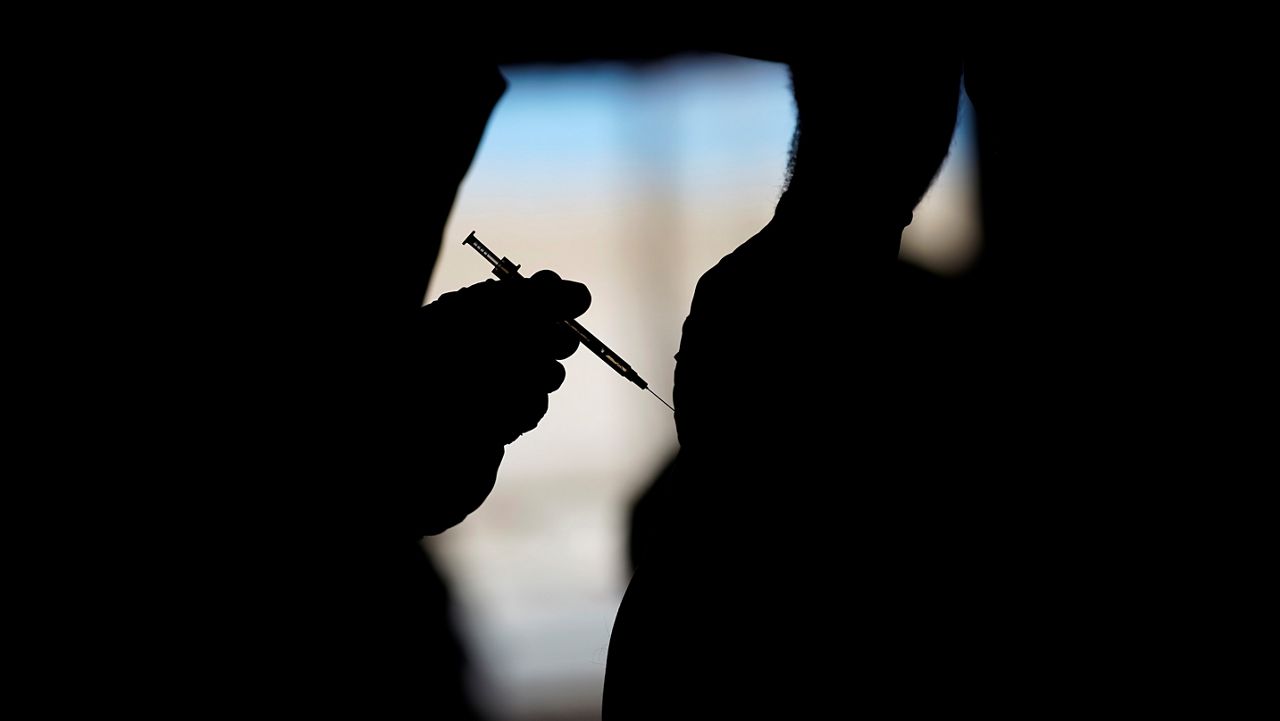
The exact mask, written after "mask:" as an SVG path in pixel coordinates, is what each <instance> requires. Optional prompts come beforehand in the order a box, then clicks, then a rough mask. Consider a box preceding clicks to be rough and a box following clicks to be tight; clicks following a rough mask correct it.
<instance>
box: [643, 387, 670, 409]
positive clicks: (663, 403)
mask: <svg viewBox="0 0 1280 721" xmlns="http://www.w3.org/2000/svg"><path fill="white" fill-rule="evenodd" d="M645 390H647V391H649V392H650V393H653V389H652V388H645ZM653 397H654V398H657V399H658V400H660V401H662V396H660V395H658V394H657V393H653ZM662 405H664V406H666V407H668V408H671V412H672V413H675V412H676V409H675V408H672V407H671V404H670V403H668V402H666V401H662Z"/></svg>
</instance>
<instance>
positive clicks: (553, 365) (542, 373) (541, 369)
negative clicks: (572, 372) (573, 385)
mask: <svg viewBox="0 0 1280 721" xmlns="http://www.w3.org/2000/svg"><path fill="white" fill-rule="evenodd" d="M564 377H565V372H564V366H562V365H560V364H559V363H557V362H555V361H550V362H547V363H539V364H538V377H537V383H538V386H537V387H538V388H539V389H541V390H542V391H544V392H546V393H553V392H555V391H557V390H559V389H560V386H562V385H564Z"/></svg>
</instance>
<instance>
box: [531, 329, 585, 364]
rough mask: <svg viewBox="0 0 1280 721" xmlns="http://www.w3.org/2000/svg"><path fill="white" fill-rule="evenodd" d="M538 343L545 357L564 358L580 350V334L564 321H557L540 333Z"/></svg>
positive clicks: (540, 351)
mask: <svg viewBox="0 0 1280 721" xmlns="http://www.w3.org/2000/svg"><path fill="white" fill-rule="evenodd" d="M536 345H537V347H538V351H539V353H540V354H541V355H542V356H543V357H546V358H554V359H556V360H564V359H565V358H568V357H569V356H571V355H573V352H574V351H576V350H578V334H577V333H574V332H573V331H572V330H570V329H569V326H567V325H565V324H564V323H555V324H553V325H552V326H551V327H549V328H547V329H546V331H545V332H543V333H539V334H538V336H537V340H536Z"/></svg>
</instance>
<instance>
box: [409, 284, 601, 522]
mask: <svg viewBox="0 0 1280 721" xmlns="http://www.w3.org/2000/svg"><path fill="white" fill-rule="evenodd" d="M590 305H591V294H590V292H589V291H588V290H587V288H586V286H584V285H582V284H581V283H575V282H573V281H567V280H561V279H560V277H559V276H558V275H556V274H555V273H552V272H551V271H546V270H544V271H540V272H538V273H536V274H535V275H533V276H532V277H531V278H520V279H516V280H508V281H502V282H498V281H494V280H490V281H486V282H483V283H477V284H475V285H472V286H469V287H466V288H463V289H461V290H458V291H454V292H452V293H446V294H445V295H442V296H441V297H440V298H439V299H438V300H436V301H435V302H433V303H431V304H429V305H426V306H424V307H423V308H422V310H421V316H420V318H421V321H422V325H421V328H420V330H421V336H420V346H419V349H420V352H419V353H418V354H417V355H418V357H419V358H421V359H423V361H424V362H425V366H426V367H425V368H423V369H422V372H421V373H420V374H419V378H421V379H422V383H423V384H424V388H423V395H424V396H425V402H426V406H427V407H426V409H425V410H424V412H425V413H428V414H430V419H429V422H428V426H429V428H430V429H431V430H430V432H431V433H432V434H433V436H434V438H433V439H432V440H434V441H435V445H436V451H435V458H434V459H432V466H433V470H434V471H436V473H433V474H432V475H436V476H440V477H438V478H436V479H433V481H432V485H433V487H434V490H433V491H432V500H431V504H432V505H433V506H434V507H435V511H436V512H437V515H438V512H439V511H442V510H444V511H447V512H446V513H445V514H444V516H443V520H441V521H438V522H436V523H435V524H434V526H433V530H428V533H438V532H439V531H440V530H444V528H447V527H449V526H450V525H453V524H455V523H457V522H458V521H461V520H462V518H463V517H464V516H466V514H468V513H470V512H471V511H474V510H475V509H476V508H478V507H479V506H480V504H481V503H482V502H483V501H484V499H485V498H486V497H487V496H488V495H489V492H490V491H491V490H492V489H493V484H494V481H495V479H496V476H497V471H498V464H499V462H500V461H501V460H502V456H503V446H505V445H506V444H508V443H511V442H512V441H514V440H515V439H516V438H518V437H519V436H520V435H521V434H523V433H526V432H528V431H530V430H532V429H533V428H534V427H535V426H537V425H538V421H540V420H541V419H542V417H543V416H544V415H546V412H547V402H548V394H550V393H551V392H552V391H555V390H556V389H557V388H559V387H560V385H561V384H562V383H563V382H564V378H565V371H564V366H562V365H561V364H560V363H559V361H561V360H563V359H565V358H568V357H569V356H570V355H572V354H573V352H574V351H575V350H577V347H578V338H577V336H576V335H574V333H573V332H572V331H570V330H569V329H568V328H567V327H565V326H564V324H563V323H561V322H560V321H562V320H567V319H571V318H576V317H577V316H579V315H582V313H583V312H585V311H586V310H587V308H588V307H589V306H590ZM440 526H443V527H440Z"/></svg>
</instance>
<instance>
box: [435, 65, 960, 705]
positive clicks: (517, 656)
mask: <svg viewBox="0 0 1280 721" xmlns="http://www.w3.org/2000/svg"><path fill="white" fill-rule="evenodd" d="M503 73H504V75H505V76H506V77H507V80H508V82H509V88H508V90H507V92H506V94H505V95H504V96H503V99H502V101H501V102H500V103H499V104H498V107H497V108H496V110H495V111H494V114H493V117H492V119H491V120H490V123H489V126H488V129H487V131H486V134H485V137H484V142H483V143H482V145H481V146H480V150H479V153H478V154H477V156H476V159H475V162H474V164H473V165H472V167H471V171H470V173H469V175H468V176H467V179H466V181H465V182H464V184H463V186H462V188H461V190H460V192H459V195H458V200H457V203H456V205H455V206H454V211H453V215H452V217H451V218H450V222H449V226H448V230H447V231H446V237H445V245H444V248H443V250H442V252H441V256H440V260H439V262H438V264H437V267H436V271H435V275H434V277H433V278H432V281H431V285H430V289H429V291H428V297H427V300H428V301H430V300H434V299H435V298H436V297H438V296H439V295H440V294H442V293H445V292H448V291H451V290H455V289H457V288H460V287H462V286H466V285H471V284H473V283H476V282H479V281H481V280H484V279H486V278H489V277H492V276H490V275H489V270H490V266H489V265H488V263H486V262H485V261H484V260H483V259H481V258H480V257H479V256H478V255H477V254H476V253H475V252H474V251H472V250H471V249H469V248H465V247H463V246H462V244H461V243H462V240H463V239H464V238H465V237H466V235H467V233H468V232H470V231H472V230H474V231H475V232H476V235H477V237H479V238H480V239H481V240H482V241H484V242H485V244H487V245H488V246H489V247H490V248H491V249H493V251H494V252H495V253H497V254H498V255H500V256H504V255H505V256H507V257H509V258H511V259H512V261H514V262H516V263H518V264H521V265H522V266H523V269H522V272H523V273H524V274H525V275H531V274H532V273H533V272H535V271H537V270H540V269H543V268H550V269H552V270H555V271H556V272H557V273H559V274H560V275H561V276H563V277H565V278H569V279H573V280H578V281H581V282H584V283H586V284H587V286H588V287H590V289H591V292H592V297H593V302H592V306H591V309H590V310H588V311H587V313H586V315H584V316H583V317H582V318H581V320H582V322H583V325H585V326H586V327H587V328H589V329H590V330H591V331H592V332H594V333H595V334H596V335H597V336H599V337H600V338H601V339H602V340H603V341H604V342H605V343H607V344H608V345H610V346H611V347H612V348H613V349H615V350H616V351H618V352H619V353H620V354H621V355H622V356H623V357H624V358H626V359H627V360H628V361H629V362H631V364H632V365H633V366H634V367H635V368H636V370H637V371H638V372H639V373H640V374H641V375H642V376H643V377H644V378H645V379H646V380H647V381H649V383H650V385H651V387H652V388H653V389H654V390H655V391H656V392H657V393H658V394H659V395H661V396H662V397H663V398H665V399H667V400H668V401H670V400H671V386H672V376H673V373H674V370H675V361H674V359H673V356H674V355H675V353H676V350H677V349H678V347H679V342H680V329H681V324H682V323H683V321H684V317H685V315H686V314H687V312H688V310H689V304H690V302H691V300H692V298H693V291H694V287H695V285H696V283H697V281H698V278H699V276H701V274H702V273H703V272H705V271H706V270H707V269H708V268H710V267H711V266H712V265H714V264H715V263H716V262H717V261H718V260H719V259H720V258H721V257H722V256H723V255H725V254H726V253H728V252H730V251H731V250H733V249H734V248H735V247H736V246H738V245H739V244H740V243H742V242H743V241H745V240H747V239H748V238H750V237H751V236H752V235H754V234H755V233H756V232H757V231H758V230H759V229H760V228H761V227H763V226H764V225H765V224H766V223H767V222H768V221H769V219H770V217H771V216H772V212H773V207H774V204H775V203H776V202H777V199H778V196H779V195H780V194H781V192H782V189H783V184H784V182H785V176H786V167H787V157H788V156H787V154H788V150H789V148H790V144H791V136H792V132H793V130H794V126H795V111H794V105H793V103H792V100H791V93H790V89H789V85H788V77H787V69H786V67H785V66H784V65H779V64H775V63H767V62H761V61H755V60H747V59H742V58H736V57H731V56H718V55H710V56H707V55H700V56H688V57H680V58H674V59H670V60H665V61H661V62H653V63H644V64H621V63H582V64H573V65H548V66H510V67H504V68H503ZM856 103H857V98H856V97H851V98H850V107H851V109H853V110H854V111H856ZM971 120H972V116H971V110H970V109H969V107H968V104H967V101H963V100H962V107H961V112H960V122H959V127H958V129H957V133H956V135H955V137H954V139H953V141H952V148H951V154H950V157H949V158H948V160H947V162H946V164H945V165H944V166H943V169H942V172H941V174H940V176H939V177H938V179H937V180H936V181H935V182H934V185H933V188H932V189H931V190H930V192H929V195H928V196H927V197H926V198H925V200H924V201H923V202H922V203H921V205H920V206H919V207H918V208H917V211H916V214H915V220H914V221H913V223H912V225H911V227H910V228H909V229H908V231H907V233H906V235H905V236H904V241H903V250H902V255H903V257H904V259H907V260H909V261H911V262H913V263H917V264H919V265H922V266H924V267H926V268H928V269H930V270H932V271H934V272H937V273H940V274H959V273H963V272H964V270H965V268H966V267H967V266H968V265H969V264H970V263H971V262H972V260H973V259H974V258H975V256H976V254H977V252H978V251H979V243H980V237H981V233H980V228H979V227H978V221H977V214H978V213H977V190H976V178H975V163H974V162H973V144H972V122H971ZM797 252H801V251H799V250H798V251H797ZM806 252H811V250H810V251H806ZM812 263H813V264H812V269H813V275H814V280H815V282H831V281H830V279H829V277H830V276H829V275H828V269H826V268H825V267H824V266H823V260H822V258H820V257H814V258H813V259H812ZM760 290H761V292H762V293H768V292H769V289H768V288H761V289H760ZM495 332H500V330H496V331H495ZM565 367H566V370H567V371H568V378H567V380H566V381H565V383H564V386H563V387H562V388H561V389H560V390H559V391H558V392H557V393H555V394H553V395H552V396H551V405H550V411H549V412H548V413H547V415H546V417H545V418H544V419H543V420H542V422H541V423H540V424H539V426H538V428H537V430H536V431H534V432H532V433H530V434H527V435H526V436H524V437H522V438H521V439H520V440H519V441H518V442H516V443H515V444H513V445H512V446H509V447H508V449H507V455H506V458H505V460H504V461H503V464H502V468H501V471H500V472H499V476H498V486H497V488H496V489H495V490H494V492H493V494H492V495H491V496H490V497H489V499H488V501H487V502H486V503H485V505H484V506H483V507H482V508H481V509H480V510H479V511H477V512H476V513H474V514H472V515H471V516H470V517H469V518H468V520H467V521H466V522H465V523H463V524H462V525H460V526H458V527H456V528H454V529H452V530H450V531H448V532H446V533H444V534H442V535H440V536H437V537H433V538H431V539H429V540H428V541H427V545H428V550H429V551H430V552H431V553H432V554H433V556H434V557H435V559H436V561H437V562H438V563H439V564H440V566H441V569H442V572H443V574H444V575H445V577H446V579H447V580H448V581H449V582H450V584H451V587H452V591H453V594H454V601H455V606H456V611H457V618H456V621H457V623H458V626H459V629H460V631H461V633H462V636H463V640H464V642H465V643H466V645H467V648H468V652H469V654H470V657H471V662H472V671H473V677H474V679H473V681H474V683H473V688H472V692H473V696H474V698H475V700H476V701H477V703H478V704H479V705H480V707H481V710H482V711H483V712H484V713H485V714H486V717H487V718H490V719H493V721H531V720H533V719H541V720H545V721H551V720H552V719H556V720H559V721H571V720H572V721H576V720H577V719H591V718H598V716H599V707H600V696H601V688H602V685H603V680H604V662H605V657H606V654H607V649H608V642H609V633H610V629H611V627H612V624H613V617H614V614H615V612H616V610H617V607H618V604H619V602H620V600H621V598H622V593H623V591H624V590H625V588H626V583H627V581H628V579H629V577H630V572H631V569H630V567H629V565H628V561H627V553H626V547H625V546H626V540H625V539H626V536H627V528H626V523H627V518H628V514H629V511H630V506H631V504H632V503H633V501H634V500H635V498H636V497H637V496H638V495H639V494H640V493H641V492H643V490H644V489H645V487H646V486H647V485H648V484H649V483H650V482H651V481H652V480H653V479H654V477H655V476H656V475H657V474H658V472H659V471H661V469H662V468H663V466H665V464H666V463H667V461H669V460H670V458H671V457H672V456H673V455H674V453H675V450H676V434H675V425H674V422H673V420H672V414H671V411H670V410H668V409H667V408H666V407H664V406H663V405H662V404H661V403H659V402H658V401H657V400H655V399H654V398H653V397H652V396H650V395H649V394H648V393H645V392H643V391H641V390H639V389H637V388H636V387H635V386H633V385H631V384H630V383H628V382H626V381H624V380H623V379H622V378H621V377H619V376H618V375H616V374H615V373H614V372H613V371H612V370H610V369H609V368H608V367H607V366H605V364H604V363H602V362H601V361H600V360H599V359H598V358H595V357H594V356H593V355H591V354H590V353H587V352H585V351H579V352H578V353H576V354H575V355H574V356H573V357H572V358H570V359H568V360H567V361H566V362H565ZM458 378H459V382H467V383H470V382H477V381H478V379H474V378H469V377H467V376H466V374H463V373H460V374H459V375H458ZM490 380H491V381H492V382H495V383H500V382H502V379H501V378H495V379H490Z"/></svg>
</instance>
